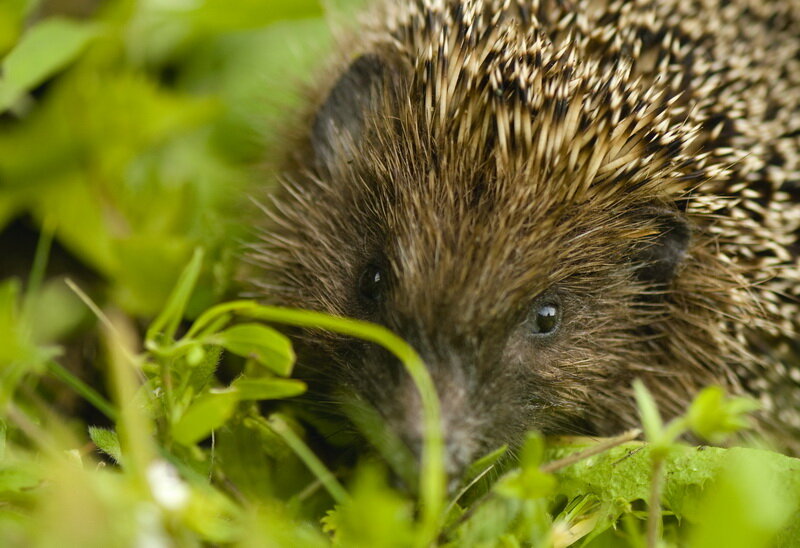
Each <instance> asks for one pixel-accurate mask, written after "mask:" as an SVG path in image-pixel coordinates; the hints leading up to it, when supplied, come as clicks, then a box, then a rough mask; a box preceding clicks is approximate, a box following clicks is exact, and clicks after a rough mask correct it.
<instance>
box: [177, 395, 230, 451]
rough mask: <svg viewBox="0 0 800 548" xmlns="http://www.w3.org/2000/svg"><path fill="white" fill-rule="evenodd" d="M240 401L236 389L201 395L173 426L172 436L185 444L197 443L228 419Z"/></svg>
mask: <svg viewBox="0 0 800 548" xmlns="http://www.w3.org/2000/svg"><path fill="white" fill-rule="evenodd" d="M238 401H239V398H238V394H237V393H236V392H234V391H212V392H209V393H208V394H206V395H205V396H201V397H200V398H198V399H197V400H196V401H195V402H194V403H192V405H191V406H189V409H187V410H186V412H185V413H184V414H183V416H182V417H181V418H180V420H179V421H178V422H177V423H176V424H175V425H174V426H173V427H172V437H173V438H174V439H175V441H177V442H178V443H180V444H183V445H192V444H194V443H197V442H198V441H200V440H202V439H204V438H206V437H207V436H208V435H209V434H210V433H211V432H212V431H213V430H216V429H217V428H219V427H220V426H222V425H223V424H224V423H225V421H226V420H228V418H229V417H230V416H231V415H232V414H233V411H234V409H235V408H236V403H237V402H238Z"/></svg>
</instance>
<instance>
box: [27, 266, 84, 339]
mask: <svg viewBox="0 0 800 548" xmlns="http://www.w3.org/2000/svg"><path fill="white" fill-rule="evenodd" d="M87 317H89V310H88V309H87V308H86V307H85V306H84V305H83V303H81V301H80V299H79V298H78V297H77V296H76V295H75V293H74V292H73V291H71V290H70V289H69V287H67V284H65V283H64V279H63V278H53V279H51V280H49V281H47V282H46V283H45V284H44V285H43V286H42V288H41V290H40V291H38V292H37V294H36V295H34V297H33V308H32V312H31V318H34V319H35V320H34V321H33V325H32V327H33V337H34V340H36V341H37V342H38V343H53V342H57V341H59V340H60V339H62V338H63V337H65V336H67V335H69V334H70V333H71V332H72V331H74V330H75V329H76V328H77V327H78V325H80V323H81V322H82V321H84V320H85V319H86V318H87Z"/></svg>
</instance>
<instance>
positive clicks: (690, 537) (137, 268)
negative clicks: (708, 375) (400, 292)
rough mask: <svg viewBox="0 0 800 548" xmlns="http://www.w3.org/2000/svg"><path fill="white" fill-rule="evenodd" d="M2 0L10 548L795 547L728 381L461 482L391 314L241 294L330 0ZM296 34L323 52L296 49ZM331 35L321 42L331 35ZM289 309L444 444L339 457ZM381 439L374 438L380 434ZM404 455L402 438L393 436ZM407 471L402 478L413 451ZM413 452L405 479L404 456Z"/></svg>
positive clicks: (1, 286) (791, 476) (6, 519)
mask: <svg viewBox="0 0 800 548" xmlns="http://www.w3.org/2000/svg"><path fill="white" fill-rule="evenodd" d="M53 5H54V4H50V3H40V2H36V1H33V0H15V1H12V2H4V3H0V55H2V56H3V57H2V61H0V64H1V65H2V69H3V71H2V77H0V228H2V229H3V232H2V236H0V251H3V252H4V257H5V258H6V260H5V261H4V262H3V263H2V264H1V265H0V274H2V280H0V341H2V344H0V543H2V544H3V545H4V546H32V545H40V546H129V545H146V546H199V545H234V546H292V547H294V546H314V547H316V546H328V545H333V546H348V547H350V546H364V547H380V546H401V547H405V546H431V545H440V546H468V547H469V546H542V547H544V546H547V547H551V546H552V547H562V546H572V545H575V546H590V547H604V546H631V547H639V546H731V547H737V546H741V547H748V548H749V547H757V546H765V547H766V546H775V545H779V546H780V545H782V546H792V545H796V544H797V543H798V542H800V531H798V527H800V526H798V523H800V519H798V518H800V509H798V502H797V501H800V479H798V478H800V476H798V474H797V471H798V469H800V463H799V462H798V461H797V460H796V459H793V458H790V457H787V456H784V455H780V454H778V453H774V452H770V451H766V450H760V449H750V448H729V449H723V448H712V447H704V446H699V447H693V446H690V445H687V444H685V443H682V442H681V441H679V440H680V439H681V436H682V435H683V434H685V433H687V432H689V433H692V434H693V435H696V436H699V437H701V438H703V439H708V440H710V441H712V442H715V443H719V442H721V441H723V439H724V438H725V437H726V436H727V435H729V434H731V433H733V432H736V431H738V430H740V429H742V428H744V427H746V419H745V417H746V413H747V412H748V411H749V410H751V409H752V404H751V402H749V401H748V400H744V399H740V398H729V397H727V396H726V395H725V394H723V393H722V392H721V391H720V390H719V389H718V388H713V387H712V388H709V389H708V390H707V391H705V392H703V393H701V394H700V395H699V396H698V398H697V399H696V401H695V402H694V403H693V405H692V406H691V407H690V408H689V409H687V411H686V413H685V414H684V415H682V416H681V417H678V418H677V419H674V420H673V421H671V422H669V423H667V424H664V423H663V421H662V420H661V418H660V416H659V414H658V410H657V409H656V408H655V406H654V404H653V402H652V399H651V398H650V396H649V395H648V393H647V390H646V388H645V387H644V386H641V385H639V386H637V387H636V392H637V396H638V401H639V407H640V410H641V422H642V427H643V430H644V438H645V441H635V438H636V434H637V433H636V432H632V433H627V434H624V435H621V436H620V437H618V438H614V439H609V440H599V441H598V440H589V439H581V438H562V439H553V438H549V439H546V438H543V437H542V436H540V435H538V434H536V433H531V434H530V435H529V437H528V438H527V440H526V442H525V444H524V445H523V447H521V448H519V450H518V451H517V453H518V458H517V459H513V460H512V459H511V458H510V451H509V450H508V449H507V448H504V447H501V448H498V449H497V450H496V451H494V452H493V453H491V454H489V455H486V456H485V457H484V458H482V459H480V460H479V461H478V462H476V463H474V464H473V466H472V467H471V468H470V469H469V470H468V472H467V474H466V475H465V477H464V478H463V481H462V483H461V486H460V488H459V489H458V490H457V491H456V493H455V494H448V493H447V491H446V490H445V478H444V472H443V469H442V458H441V455H442V433H441V431H440V430H439V418H438V413H439V411H438V399H437V397H436V393H435V389H434V387H433V385H432V383H431V380H430V378H429V376H428V372H427V369H426V368H425V365H424V364H423V363H422V361H421V360H420V358H419V356H418V355H417V354H416V353H415V351H414V350H413V349H412V348H411V347H410V346H409V345H407V344H406V343H405V342H404V341H403V340H401V339H399V338H398V337H397V336H395V335H394V334H393V333H391V332H389V331H388V330H386V329H384V328H382V327H380V326H376V325H372V324H368V323H365V322H360V321H355V320H349V319H343V318H333V317H330V316H326V315H323V314H318V313H312V312H306V311H298V310H286V309H281V308H275V307H267V306H262V305H259V304H257V303H256V302H253V301H249V300H233V299H232V298H231V295H232V294H233V293H235V291H233V290H232V289H233V288H232V282H231V280H233V279H234V275H233V270H234V264H235V263H234V261H233V260H232V257H233V256H234V249H235V247H236V244H235V242H236V241H237V240H238V239H239V238H240V237H241V228H240V227H237V225H236V224H234V223H231V222H229V221H228V220H227V219H232V218H237V215H236V212H238V211H239V209H238V208H239V207H240V204H239V203H238V201H237V200H238V198H237V197H239V196H243V195H246V194H247V193H248V191H252V190H253V189H252V188H249V187H248V181H253V180H259V178H258V176H257V175H256V174H254V173H253V169H252V166H253V165H254V164H256V163H257V162H258V161H259V159H260V158H261V156H262V154H263V150H264V149H265V148H268V147H269V143H270V139H272V138H273V136H272V135H270V134H269V132H267V133H264V131H263V129H262V128H264V127H270V124H269V121H270V120H272V119H275V118H276V117H277V115H278V113H279V112H280V110H281V109H282V108H283V106H282V105H284V104H285V103H287V101H290V100H291V99H290V97H291V96H290V94H289V91H288V90H289V89H290V87H291V88H294V87H296V85H295V80H297V79H302V77H303V75H304V70H305V67H307V66H309V65H310V64H311V63H312V62H313V57H314V54H313V52H314V51H319V49H320V48H324V46H325V44H326V43H327V40H328V38H327V34H326V33H325V31H324V30H323V29H324V28H325V27H324V25H323V24H322V23H321V21H320V20H319V16H320V13H321V10H320V7H319V6H318V5H317V4H316V3H315V2H312V1H308V2H305V1H304V2H267V3H265V4H262V3H260V2H242V3H237V4H236V6H235V7H233V6H232V5H230V4H228V3H226V2H221V1H216V0H209V1H207V2H203V3H197V4H196V5H195V4H192V5H191V6H190V5H188V4H187V6H183V7H179V6H176V4H175V3H172V2H161V1H153V2H146V3H144V2H141V3H138V2H129V1H115V2H110V3H106V4H103V5H102V7H100V8H98V9H97V11H95V12H94V15H93V16H91V17H89V18H67V17H64V16H63V15H58V14H55V13H53V7H52V6H53ZM287 40H290V41H294V42H296V43H303V44H306V46H305V47H304V48H299V47H297V48H288V49H289V50H291V51H307V52H311V53H308V54H307V55H295V56H294V57H291V56H287V55H286V53H285V52H286V51H287V47H286V46H285V42H286V41H287ZM308 44H316V48H315V47H311V48H310V49H309V46H308ZM282 326H294V327H302V328H313V329H318V330H328V331H333V332H337V333H342V334H346V335H349V336H352V337H357V338H361V339H364V340H367V341H370V342H371V343H373V344H378V345H382V346H383V347H385V348H386V349H387V350H388V351H389V352H391V353H393V354H394V355H395V356H396V357H397V358H398V359H399V360H400V361H401V362H402V363H403V364H404V365H405V367H406V370H407V371H408V372H409V374H410V375H411V376H412V377H413V379H414V380H415V383H416V385H417V387H418V389H419V390H420V393H421V395H422V398H421V401H422V402H423V407H424V415H425V417H426V419H425V420H426V429H425V431H426V436H425V451H424V454H423V459H422V463H421V465H420V470H419V473H416V472H414V471H412V472H411V473H410V475H411V477H410V480H411V481H407V483H410V484H411V485H412V489H411V491H414V492H415V494H414V495H411V494H409V492H408V490H401V489H398V488H396V487H394V486H393V481H392V474H396V475H397V476H400V477H403V478H404V479H406V480H408V479H409V471H408V470H407V469H404V468H403V466H402V463H400V464H398V463H399V461H400V460H401V459H399V458H398V459H393V458H392V457H393V455H386V457H387V458H386V459H377V458H368V457H365V458H364V459H363V460H362V461H361V463H360V464H357V465H354V466H340V465H337V466H336V467H334V468H331V467H332V466H333V465H332V462H331V461H330V460H328V459H326V458H324V452H323V451H321V450H320V444H319V443H318V440H316V439H315V436H314V432H313V429H312V428H311V427H310V426H309V425H308V424H306V423H305V422H304V421H303V420H301V418H300V417H299V415H298V414H297V413H296V412H295V408H293V407H292V406H291V405H290V403H291V401H292V399H293V398H294V397H296V396H299V395H302V394H304V393H305V391H306V386H305V384H304V383H303V382H301V381H300V380H296V379H293V378H292V369H293V365H294V359H295V357H294V352H293V350H292V346H291V344H290V342H289V340H288V339H287V338H286V337H285V336H284V335H283V334H282V333H281V331H280V328H281V327H282ZM367 437H368V436H367ZM389 451H391V449H389ZM384 461H385V462H389V463H394V465H395V467H396V469H395V470H392V469H391V466H390V465H387V464H385V463H384ZM401 468H403V469H401Z"/></svg>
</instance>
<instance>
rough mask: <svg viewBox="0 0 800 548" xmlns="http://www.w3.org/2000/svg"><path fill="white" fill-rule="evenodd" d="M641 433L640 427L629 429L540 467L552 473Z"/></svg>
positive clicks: (636, 436) (633, 438) (547, 472)
mask: <svg viewBox="0 0 800 548" xmlns="http://www.w3.org/2000/svg"><path fill="white" fill-rule="evenodd" d="M641 433H642V431H641V430H639V429H634V430H628V431H627V432H625V433H624V434H620V435H619V436H616V437H613V438H608V439H605V440H603V441H601V442H600V443H598V444H597V445H593V446H591V447H589V448H587V449H584V450H583V451H578V452H577V453H573V454H571V455H567V456H566V457H564V458H563V459H558V460H554V461H551V462H548V463H547V464H543V465H542V466H541V468H540V469H541V471H542V472H544V473H546V474H552V473H553V472H556V471H558V470H561V469H562V468H566V467H567V466H569V465H571V464H575V463H576V462H580V461H582V460H584V459H588V458H589V457H593V456H595V455H599V454H600V453H604V452H605V451H608V450H609V449H613V448H614V447H617V446H618V445H622V444H623V443H627V442H629V441H632V440H635V439H636V438H638V437H639V434H641Z"/></svg>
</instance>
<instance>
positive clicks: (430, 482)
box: [184, 301, 445, 546]
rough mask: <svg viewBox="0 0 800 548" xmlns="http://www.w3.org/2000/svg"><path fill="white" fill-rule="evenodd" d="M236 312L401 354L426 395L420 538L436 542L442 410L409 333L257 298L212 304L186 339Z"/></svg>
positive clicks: (441, 496) (441, 494) (442, 487)
mask: <svg viewBox="0 0 800 548" xmlns="http://www.w3.org/2000/svg"><path fill="white" fill-rule="evenodd" d="M230 313H234V314H238V315H240V316H244V317H248V318H253V319H258V320H262V321H268V322H275V323H281V324H285V325H292V326H295V327H304V328H308V329H321V330H327V331H333V332H334V333H339V334H342V335H349V336H352V337H356V338H359V339H362V340H365V341H370V342H373V343H375V344H379V345H381V346H382V347H383V348H385V349H386V350H388V351H389V352H391V353H392V354H394V356H395V357H396V358H397V359H398V360H400V362H401V363H402V364H403V366H404V367H405V369H406V371H407V372H408V374H409V375H410V376H411V378H412V380H413V381H414V384H415V385H416V387H417V389H418V390H419V393H420V397H421V399H422V408H423V416H424V421H425V443H424V446H423V447H424V449H423V453H422V465H421V469H422V471H421V474H420V479H419V482H420V483H419V485H420V489H419V492H420V498H421V499H422V527H421V534H420V539H419V544H420V545H422V546H427V545H428V544H430V543H431V542H433V540H434V539H435V538H436V534H437V531H438V528H439V525H440V520H441V518H442V509H443V507H444V495H445V477H444V460H443V456H444V443H443V439H442V424H441V411H440V409H439V398H438V396H437V395H436V389H435V387H434V385H433V379H431V376H430V372H429V371H428V369H427V367H426V366H425V363H424V362H423V361H422V359H421V358H420V357H419V355H418V354H417V353H416V352H415V351H414V349H413V348H411V346H410V345H409V344H408V343H406V342H405V341H404V340H403V339H401V338H400V337H398V336H397V335H395V334H394V333H392V332H391V331H389V330H388V329H386V328H385V327H382V326H380V325H375V324H372V323H369V322H364V321H359V320H351V319H347V318H340V317H336V316H331V315H329V314H324V313H321V312H310V311H306V310H293V309H288V308H280V307H275V306H262V305H259V304H258V303H256V302H255V301H233V302H229V303H224V304H221V305H217V306H215V307H212V308H211V309H209V310H207V311H206V312H205V313H204V314H202V315H201V316H200V317H199V318H198V319H197V321H195V323H194V325H192V327H191V328H190V329H189V331H188V332H187V333H186V336H185V337H184V339H189V338H191V337H193V336H195V335H197V334H199V333H202V332H203V330H204V329H205V328H206V327H208V326H209V325H213V322H215V320H216V318H218V317H219V316H221V315H223V314H230Z"/></svg>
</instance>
